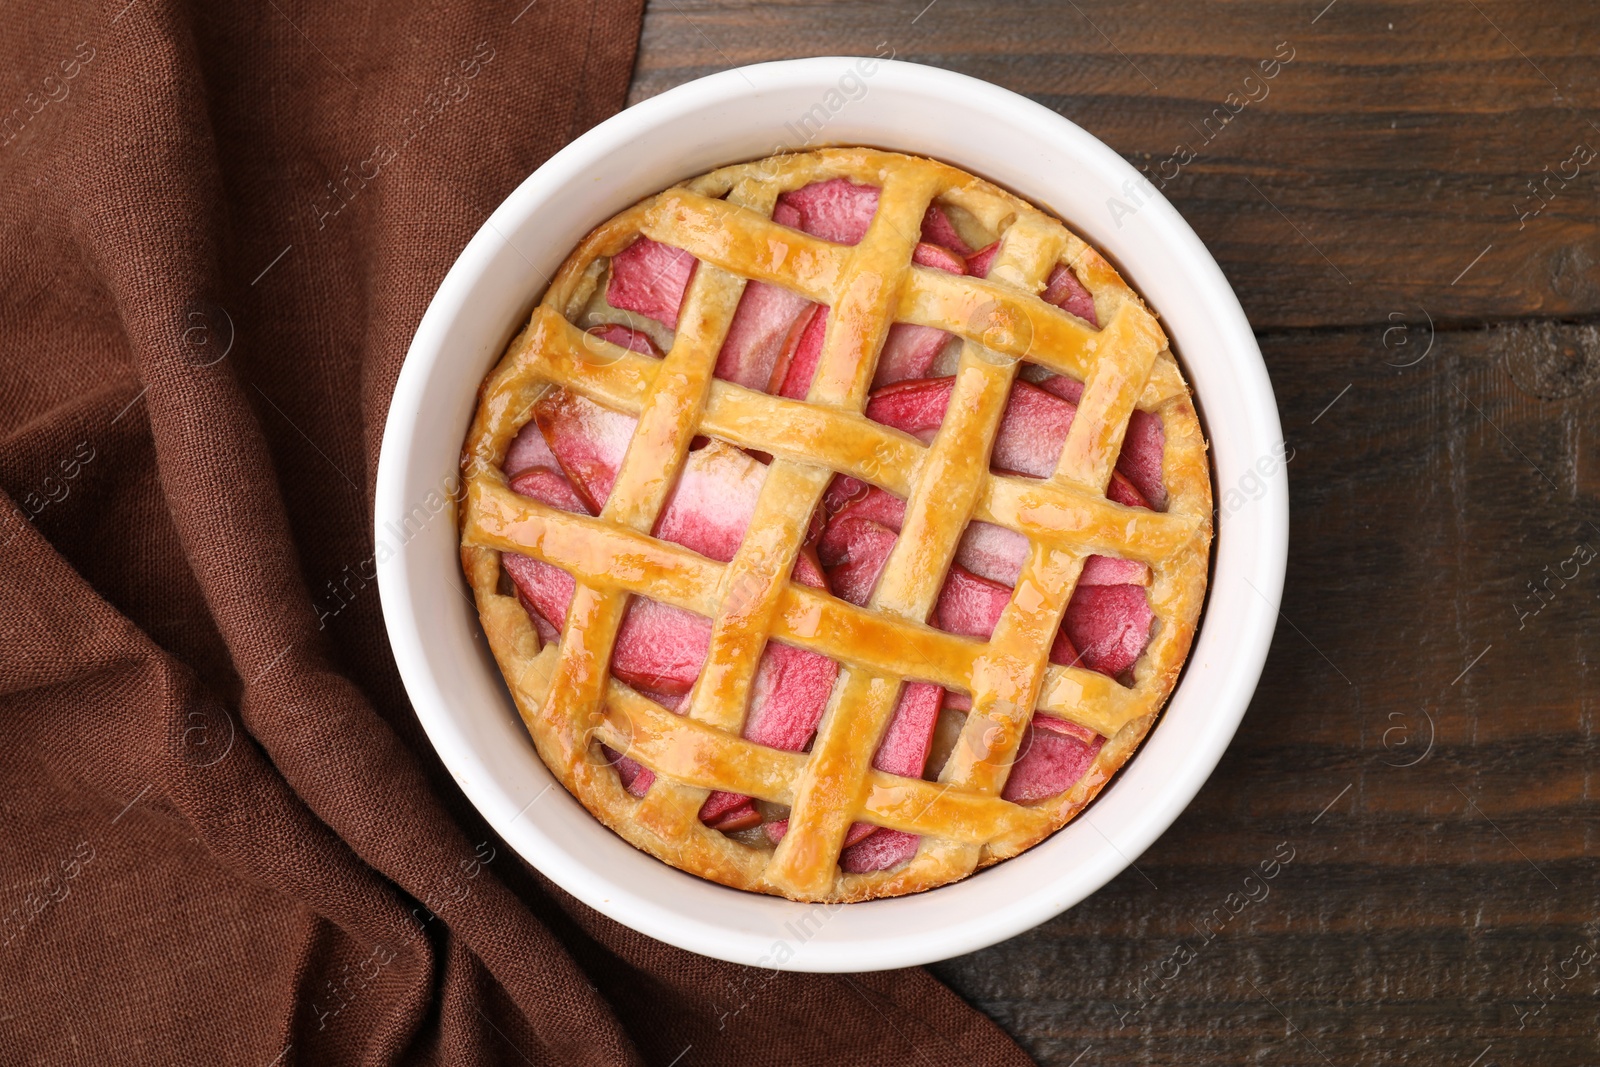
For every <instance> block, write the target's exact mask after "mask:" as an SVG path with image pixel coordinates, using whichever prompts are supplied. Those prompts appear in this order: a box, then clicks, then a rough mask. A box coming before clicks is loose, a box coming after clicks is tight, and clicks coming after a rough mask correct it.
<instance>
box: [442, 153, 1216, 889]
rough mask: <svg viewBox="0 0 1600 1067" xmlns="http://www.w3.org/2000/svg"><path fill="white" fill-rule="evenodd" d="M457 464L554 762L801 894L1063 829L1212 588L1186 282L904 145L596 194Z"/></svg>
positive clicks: (863, 884) (727, 873) (1126, 745)
mask: <svg viewBox="0 0 1600 1067" xmlns="http://www.w3.org/2000/svg"><path fill="white" fill-rule="evenodd" d="M462 464H463V472H464V474H465V482H464V489H463V499H462V501H461V526H462V540H461V558H462V564H463V566H464V568H465V570H466V575H467V578H468V581H469V582H470V584H471V586H472V589H473V592H474V594H475V599H476V604H477V608H478V612H479V615H480V617H481V619H482V622H483V628H484V632H485V634H486V636H487V638H488V641H489V645H490V647H491V649H492V650H493V653H494V656H495V658H496V661H497V662H498V664H499V666H500V669H501V671H502V673H503V674H504V677H505V680H506V683H507V686H508V687H509V689H510V691H511V695H512V697H513V699H514V701H515V704H516V706H517V709H518V711H519V712H520V714H521V716H522V718H523V720H524V722H525V724H526V726H527V728H528V730H529V732H530V734H531V735H532V738H533V741H534V745H535V747H536V748H537V750H538V752H539V755H540V757H541V758H542V759H543V761H544V763H545V764H546V765H547V766H548V767H549V768H550V770H551V771H552V772H553V774H554V775H555V776H556V777H557V778H558V779H559V780H560V781H561V783H562V784H563V785H564V786H565V787H566V788H567V789H568V790H569V791H570V792H571V793H572V794H573V796H575V797H577V798H578V800H579V801H581V802H582V803H583V805H584V806H585V807H586V808H587V809H588V810H589V811H590V812H592V813H593V814H594V816H595V817H596V818H598V819H600V820H601V821H602V822H603V823H604V824H605V825H606V826H608V827H610V828H611V829H612V830H614V831H615V832H616V833H617V834H619V835H621V836H622V837H623V838H625V839H626V840H628V841H629V842H631V843H633V844H634V845H635V846H637V847H638V848H641V849H643V850H645V851H647V852H649V853H651V854H652V855H654V856H656V857H658V858H660V859H661V860H663V861H665V862H667V863H669V864H672V865H673V866H675V867H678V868H680V869H682V870H684V871H688V872H690V873H692V874H696V875H699V876H701V877H703V878H708V879H712V880H714V881H716V882H720V883H723V884H725V885H729V886H735V887H738V888H741V889H748V890H753V891H758V892H764V893H774V894H780V895H783V896H786V897H790V898H792V899H795V900H807V901H856V900H865V899H869V898H874V897H884V896H893V895H897V894H901V893H909V892H914V891H918V890H923V889H928V888H931V887H934V886H938V885H941V884H944V883H946V882H950V881H954V880H956V879H960V878H963V877H965V876H967V875H969V874H971V873H972V872H974V871H975V870H977V869H979V868H981V867H984V866H986V865H988V864H992V863H995V862H998V861H1000V860H1004V859H1006V858H1008V857H1011V856H1014V855H1016V854H1017V853H1019V852H1021V851H1023V850H1024V849H1027V848H1029V847H1030V846H1032V845H1034V844H1037V843H1038V842H1040V841H1041V840H1043V839H1044V838H1046V837H1047V836H1049V835H1050V834H1051V833H1053V832H1054V831H1056V830H1058V829H1059V828H1061V827H1062V826H1063V825H1064V824H1065V823H1067V822H1068V821H1069V820H1070V819H1072V818H1073V817H1074V816H1075V815H1076V814H1077V813H1078V812H1080V811H1081V810H1083V808H1084V806H1085V805H1086V804H1087V803H1088V802H1089V801H1090V800H1091V799H1092V798H1093V797H1094V796H1095V794H1096V793H1097V792H1098V791H1099V790H1100V789H1101V788H1102V787H1103V786H1104V785H1105V784H1106V782H1107V781H1108V780H1109V779H1110V778H1111V776H1112V775H1113V774H1115V773H1116V771H1117V769H1118V768H1119V767H1121V766H1122V765H1123V764H1124V763H1125V762H1126V761H1127V760H1128V759H1129V758H1130V757H1131V756H1132V755H1133V753H1134V751H1135V750H1136V749H1137V748H1138V746H1139V744H1140V742H1141V741H1142V740H1143V739H1144V737H1145V735H1146V733H1147V732H1148V731H1149V730H1150V728H1151V726H1152V724H1153V723H1154V722H1155V721H1156V718H1157V716H1158V713H1159V712H1160V710H1161V708H1162V705H1163V704H1164V702H1165V701H1166V699H1167V697H1168V695H1169V694H1170V693H1171V691H1172V688H1173V686H1174V684H1175V683H1176V681H1177V678H1178V674H1179V672H1180V670H1181V669H1182V667H1183V664H1184V660H1185V657H1186V656H1187V655H1188V652H1189V648H1190V644H1191V642H1192V640H1193V637H1194V633H1195V626H1196V623H1197V620H1198V617H1199V614H1200V609H1201V604H1202V601H1203V599H1204V596H1205V588H1206V576H1207V568H1208V563H1209V552H1210V543H1211V532H1212V527H1211V517H1212V493H1211V483H1210V476H1209V471H1208V465H1207V461H1206V443H1205V439H1204V437H1203V436H1202V432H1201V427H1200V423H1199V419H1198V418H1197V416H1196V413H1195V408H1194V404H1193V400H1192V397H1191V395H1190V392H1189V389H1188V386H1187V385H1186V384H1185V382H1184V379H1183V376H1182V373H1181V372H1180V370H1179V367H1178V363H1177V362H1176V360H1175V359H1174V358H1173V355H1172V353H1171V351H1170V350H1169V346H1168V344H1167V340H1166V337H1165V335H1164V334H1163V332H1162V330H1161V328H1160V326H1159V325H1158V323H1157V321H1156V318H1155V316H1154V314H1153V313H1152V312H1151V311H1150V310H1149V309H1147V308H1146V307H1145V305H1144V304H1143V302H1142V301H1141V300H1140V299H1139V297H1138V296H1136V295H1135V294H1134V292H1133V291H1132V290H1131V289H1130V288H1129V287H1128V286H1127V285H1126V284H1125V283H1124V282H1123V280H1122V279H1121V278H1120V277H1119V276H1118V274H1117V272H1116V271H1115V270H1114V269H1113V268H1112V267H1111V265H1110V264H1109V263H1108V262H1107V261H1106V260H1105V259H1104V258H1102V257H1101V256H1100V255H1099V254H1098V253H1097V252H1096V251H1095V250H1094V249H1092V248H1090V247H1089V246H1088V245H1086V244H1085V243H1084V242H1083V241H1082V240H1081V239H1080V238H1078V237H1077V236H1076V235H1075V234H1074V233H1072V231H1070V230H1069V229H1067V227H1066V226H1064V225H1063V224H1062V223H1061V222H1060V221H1059V220H1057V219H1055V218H1054V217H1052V216H1051V215H1049V214H1047V213H1046V212H1044V211H1041V210H1040V209H1039V208H1036V207H1034V206H1033V205H1031V204H1029V203H1027V202H1025V201H1023V200H1021V199H1019V198H1017V197H1016V196H1013V195H1012V194H1010V193H1008V192H1006V191H1004V190H1002V189H999V188H997V187H995V186H993V185H991V184H989V183H987V182H985V181H982V180H980V179H978V178H975V177H973V176H972V175H970V174H967V173H965V172H963V171H961V170H958V169H955V168H953V167H950V166H947V165H945V164H942V163H938V162H935V161H932V160H927V159H920V158H914V157H911V156H906V155H900V154H897V153H892V152H882V151H874V150H869V149H862V148H834V149H823V150H818V151H812V152H805V153H799V154H792V155H782V156H775V157H772V158H770V159H765V160H761V161H759V162H755V163H746V164H740V165H737V166H731V167H725V168H723V169H720V170H716V171H713V172H712V173H710V174H706V175H704V176H702V177H699V178H695V179H693V180H692V181H687V182H683V183H682V184H679V185H675V186H673V187H672V188H670V189H667V190H666V191H664V192H662V193H659V194H658V195H656V196H653V197H651V198H650V199H648V200H645V201H644V202H642V203H640V204H637V205H635V206H633V207H631V208H629V209H628V210H626V211H623V212H622V213H621V214H619V215H617V216H616V217H615V218H612V219H611V220H610V221H608V222H606V223H604V224H603V225H601V226H600V227H599V228H597V229H595V230H594V231H593V232H592V233H591V234H590V235H589V236H588V237H587V238H585V239H584V241H583V242H582V243H581V244H580V245H579V246H578V248H577V249H576V250H575V251H573V252H572V254H571V255H570V256H569V257H568V258H567V260H566V262H565V263H564V264H563V265H562V266H561V268H560V270H559V272H558V273H557V274H556V276H555V278H554V280H553V281H552V282H551V283H550V285H549V287H548V289H547V291H546V292H545V294H544V297H543V299H542V300H541V301H540V302H539V304H538V306H537V307H536V308H535V309H534V311H533V315H532V318H531V320H530V321H529V322H528V324H527V326H526V327H525V328H524V329H523V330H522V331H521V332H520V333H519V334H518V335H517V336H516V337H515V338H514V339H513V340H512V342H511V344H510V346H509V347H508V349H507V350H506V352H505V354H504V356H503V358H502V359H501V360H500V362H499V364H498V366H496V367H495V369H494V370H493V372H492V373H491V374H490V375H489V377H488V378H487V380H486V381H485V382H484V384H483V387H482V390H481V393H480V399H479V405H478V409H477V412H476V415H475V417H474V419H473V422H472V427H471V430H470V432H469V435H468V437H467V440H466V444H465V449H464V452H463V459H462Z"/></svg>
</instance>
